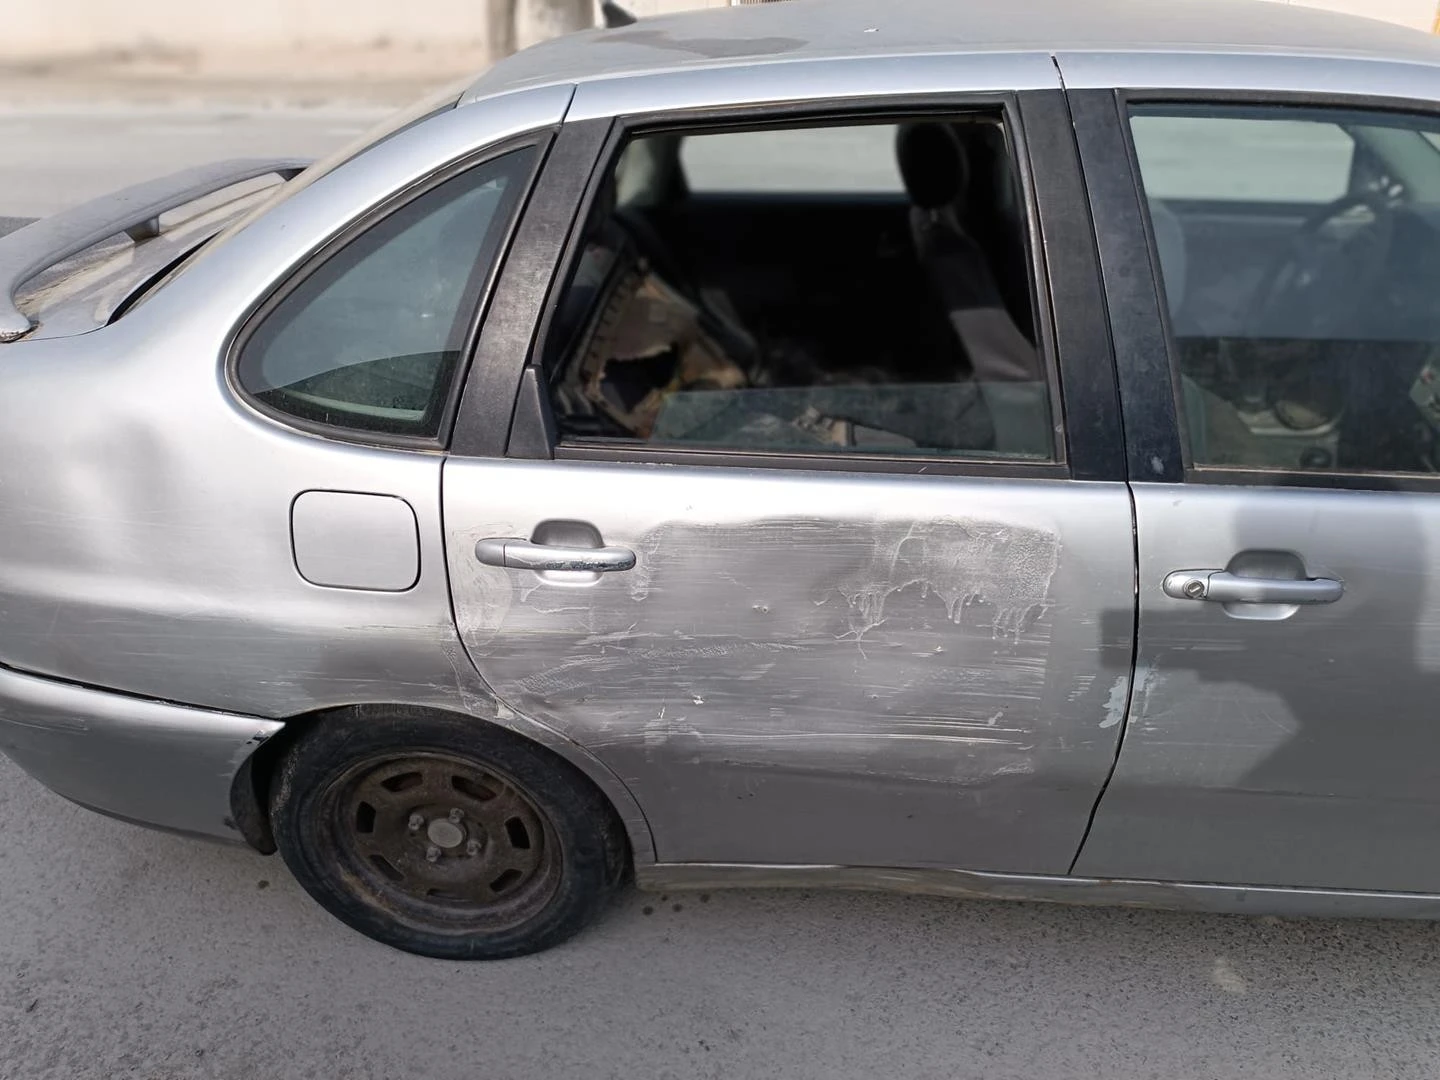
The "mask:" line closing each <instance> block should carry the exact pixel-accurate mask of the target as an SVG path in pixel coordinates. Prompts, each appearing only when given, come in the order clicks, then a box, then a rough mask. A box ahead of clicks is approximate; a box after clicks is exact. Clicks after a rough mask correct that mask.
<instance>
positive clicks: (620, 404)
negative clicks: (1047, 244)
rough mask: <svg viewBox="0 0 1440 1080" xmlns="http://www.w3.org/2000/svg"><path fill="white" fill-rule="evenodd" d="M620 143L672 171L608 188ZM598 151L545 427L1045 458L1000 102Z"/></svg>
mask: <svg viewBox="0 0 1440 1080" xmlns="http://www.w3.org/2000/svg"><path fill="white" fill-rule="evenodd" d="M637 162H639V163H643V165H644V172H645V173H646V175H647V176H650V177H660V178H663V177H664V176H666V175H667V174H668V173H670V172H671V170H673V169H674V168H676V167H677V166H678V167H680V168H683V170H684V172H685V175H686V177H687V179H688V183H687V184H682V185H667V184H665V183H663V182H652V183H648V184H645V185H640V186H642V187H643V188H644V191H645V197H644V198H635V199H628V200H627V199H625V198H624V197H623V196H624V194H625V191H626V188H627V183H629V182H630V181H631V180H633V177H632V176H630V175H629V174H628V171H627V170H630V169H632V168H633V167H634V166H635V164H636V163H637ZM617 169H618V172H617V173H615V174H612V177H611V180H610V182H609V184H608V186H607V188H606V189H605V192H604V193H603V196H602V198H601V199H600V200H599V201H598V206H597V210H596V211H595V213H594V214H593V215H592V217H591V219H590V221H589V222H588V223H587V225H586V236H585V243H584V245H583V250H582V253H581V255H580V257H579V259H578V261H577V264H576V266H575V268H574V270H573V271H572V276H571V279H570V282H569V287H568V289H567V290H566V292H565V293H564V295H563V297H562V299H561V301H560V306H559V310H558V312H557V318H556V320H555V322H554V327H555V329H554V330H553V332H552V335H551V340H550V341H549V342H547V350H546V352H547V361H546V364H547V368H548V374H549V378H550V384H551V393H552V401H553V403H554V409H555V413H556V416H557V420H558V422H559V426H560V431H561V434H562V437H563V438H565V439H567V440H569V441H572V442H575V441H578V442H610V443H615V442H622V441H623V442H638V443H646V444H650V445H655V446H670V447H677V448H687V449H688V448H693V449H714V450H733V451H744V452H755V453H767V454H776V453H781V454H783V453H798V454H807V455H814V454H870V455H884V456H905V455H910V456H917V455H918V456H944V457H956V458H969V459H1012V460H1030V461H1047V460H1053V459H1054V456H1055V449H1054V438H1055V432H1054V427H1053V424H1052V422H1051V408H1050V394H1049V385H1048V380H1047V373H1046V364H1045V360H1044V350H1043V349H1042V348H1041V347H1040V344H1039V338H1038V336H1037V333H1036V328H1035V320H1034V314H1033V305H1032V297H1033V294H1034V282H1033V278H1032V274H1031V261H1030V254H1029V251H1028V246H1027V239H1026V238H1027V235H1028V231H1027V214H1026V211H1025V209H1024V201H1023V199H1022V198H1021V195H1020V188H1019V184H1018V182H1017V177H1016V174H1015V171H1014V168H1013V165H1012V158H1011V154H1010V150H1009V146H1008V142H1007V139H1006V136H1005V131H1004V129H1003V126H1002V123H1001V119H1000V117H999V115H990V114H978V113H977V114H973V115H963V116H952V117H935V118H925V119H917V120H915V121H914V122H909V123H900V124H895V123H887V124H874V125H858V126H850V127H809V128H806V127H787V128H777V129H773V130H766V131H756V132H745V133H734V132H720V133H715V134H705V133H692V134H687V135H685V136H684V137H683V139H679V138H676V137H675V136H674V135H660V136H646V137H644V138H642V139H638V140H636V141H634V142H632V143H631V144H630V146H629V148H628V149H627V151H626V152H625V153H623V154H622V155H621V157H620V159H619V160H618V164H617ZM704 183H709V184H711V185H714V188H713V189H712V190H702V187H703V184H704ZM726 185H734V188H735V190H736V191H742V190H743V197H741V198H714V197H712V195H713V193H714V191H718V190H721V189H722V188H723V187H724V186H726ZM892 186H893V188H894V191H893V192H892V193H891V194H889V195H888V196H884V197H879V198H877V197H876V194H877V192H883V191H885V190H886V189H887V188H888V187H892Z"/></svg>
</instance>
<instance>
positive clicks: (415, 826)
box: [408, 814, 425, 832]
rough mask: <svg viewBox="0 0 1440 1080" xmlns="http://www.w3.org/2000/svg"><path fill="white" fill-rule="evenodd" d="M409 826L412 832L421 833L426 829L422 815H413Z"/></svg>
mask: <svg viewBox="0 0 1440 1080" xmlns="http://www.w3.org/2000/svg"><path fill="white" fill-rule="evenodd" d="M408 825H409V828H410V831H411V832H419V831H420V830H421V829H423V828H424V827H425V818H424V817H422V816H421V815H420V814H411V815H410V821H409V822H408Z"/></svg>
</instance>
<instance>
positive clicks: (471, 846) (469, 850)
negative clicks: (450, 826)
mask: <svg viewBox="0 0 1440 1080" xmlns="http://www.w3.org/2000/svg"><path fill="white" fill-rule="evenodd" d="M465 854H466V855H479V854H480V841H479V840H470V841H467V842H466V844H465Z"/></svg>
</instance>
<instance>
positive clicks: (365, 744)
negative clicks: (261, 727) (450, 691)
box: [270, 708, 627, 960]
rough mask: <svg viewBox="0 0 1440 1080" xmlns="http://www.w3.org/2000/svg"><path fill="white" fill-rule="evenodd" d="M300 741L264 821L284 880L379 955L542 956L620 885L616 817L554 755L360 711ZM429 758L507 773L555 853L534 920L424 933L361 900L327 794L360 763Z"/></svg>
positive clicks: (474, 731) (497, 732)
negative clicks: (551, 878)
mask: <svg viewBox="0 0 1440 1080" xmlns="http://www.w3.org/2000/svg"><path fill="white" fill-rule="evenodd" d="M366 713H367V714H368V715H365V716H351V717H345V718H332V719H327V720H325V721H322V722H320V723H319V724H318V726H316V727H315V728H313V729H311V730H310V731H308V732H306V733H305V734H304V735H303V736H302V737H301V738H300V740H299V741H297V742H296V743H295V745H294V746H293V747H291V748H290V750H289V752H288V753H287V754H286V755H285V756H284V757H283V758H282V759H281V761H280V763H279V765H278V767H277V769H276V772H275V775H274V777H273V779H272V782H271V785H270V819H271V826H272V828H273V830H274V833H275V842H276V846H277V847H278V848H279V850H280V854H281V856H282V857H283V858H284V860H285V863H286V865H287V866H288V867H289V868H290V872H291V873H292V874H293V875H294V876H295V879H296V880H297V881H298V882H299V883H300V885H301V886H302V887H303V888H304V889H305V891H306V892H308V893H309V894H310V895H311V896H312V897H314V898H315V900H316V901H317V902H319V904H320V905H321V906H322V907H324V908H325V909H326V910H327V911H329V912H330V913H331V914H332V915H334V916H335V917H336V918H338V919H340V920H341V921H342V922H344V923H346V924H347V925H348V926H350V927H352V928H354V929H356V930H358V931H360V932H361V933H362V934H365V935H367V936H368V937H371V938H374V939H375V940H377V941H380V942H383V943H384V944H386V945H390V946H393V947H395V948H397V949H402V950H404V951H405V952H411V953H417V954H419V955H421V956H431V957H437V958H442V959H450V960H482V959H491V960H494V959H503V958H506V957H513V956H523V955H525V954H527V953H532V952H538V951H540V950H542V949H546V948H549V947H551V946H553V945H556V944H559V943H560V942H562V941H564V940H566V939H567V938H569V937H571V936H573V935H574V934H575V933H577V932H578V931H579V930H580V929H581V928H583V927H584V926H585V925H586V924H587V923H589V922H590V921H591V920H592V919H594V918H595V917H596V916H597V915H598V914H599V913H600V911H601V910H602V909H603V908H604V906H605V904H606V903H607V901H608V900H609V899H610V897H611V896H612V895H613V893H614V891H615V889H616V887H617V886H618V884H619V882H620V880H621V879H622V877H623V875H624V870H625V866H626V856H627V845H626V843H625V839H624V833H623V830H622V829H621V827H620V825H619V822H618V820H617V819H616V815H615V812H614V810H613V809H612V808H611V806H610V805H609V803H608V802H607V801H606V800H605V798H604V796H603V795H601V794H600V792H599V791H598V790H597V789H596V788H595V786H594V784H592V783H591V782H590V780H589V779H588V778H587V777H585V776H584V775H583V774H581V773H580V772H579V770H577V769H576V768H575V767H574V766H573V765H571V764H570V763H569V762H567V761H565V760H563V759H562V758H560V757H559V756H558V755H556V754H555V753H553V752H552V751H549V750H547V749H545V748H544V747H541V746H539V745H537V744H535V743H532V742H530V741H528V740H526V739H524V738H521V737H520V736H518V735H515V734H513V733H512V732H509V731H506V730H504V729H503V728H500V727H498V726H496V725H494V724H491V723H487V722H485V721H483V720H477V719H474V718H469V717H456V716H449V715H435V714H424V713H422V714H417V713H416V712H414V711H411V710H405V709H399V708H397V709H394V710H383V711H380V710H369V709H367V710H366ZM426 751H429V752H434V753H441V754H448V755H453V756H456V757H461V758H466V759H469V760H471V761H474V762H476V763H477V764H480V765H486V766H490V767H493V768H495V769H498V770H499V771H501V772H503V773H506V774H508V775H509V776H510V777H512V778H513V779H514V780H516V781H517V782H518V783H519V784H520V785H521V786H522V787H523V788H524V792H525V794H526V796H528V798H529V799H530V801H531V802H532V803H533V804H534V806H535V808H536V809H537V810H538V811H539V812H540V814H541V816H542V818H543V819H544V824H545V828H546V830H547V833H548V835H549V836H550V837H551V838H552V839H553V841H554V842H555V843H556V844H558V847H559V850H560V860H561V861H560V875H559V882H558V883H557V885H556V887H555V889H554V892H553V893H552V895H551V896H550V898H549V900H548V901H547V902H546V903H545V905H544V906H543V907H542V908H541V909H540V910H539V911H538V912H536V914H535V915H534V916H532V917H531V918H529V919H527V920H526V921H524V922H523V923H519V924H517V925H514V926H510V927H507V928H505V929H502V930H496V931H482V932H470V933H455V932H441V931H436V932H428V931H426V930H424V929H422V928H420V927H417V926H415V925H413V923H412V922H410V921H404V920H401V919H400V918H398V917H396V916H394V915H391V914H389V913H387V912H386V911H384V910H382V909H381V908H380V907H379V906H377V905H375V904H374V903H372V902H370V901H369V900H367V899H366V897H365V895H364V894H363V893H362V892H361V891H360V890H359V889H358V888H357V887H356V885H355V883H354V881H353V874H351V875H347V874H346V873H345V872H344V869H343V859H342V857H341V856H340V854H339V853H338V852H337V851H335V850H334V846H333V842H332V841H331V839H330V836H331V829H332V825H331V823H330V822H329V821H328V820H327V811H326V809H325V804H326V799H325V793H326V792H327V790H328V789H329V788H330V787H331V786H332V785H333V784H334V783H335V782H336V781H337V780H338V779H340V777H342V776H343V775H344V774H345V772H346V771H347V770H348V769H350V768H351V767H352V766H353V765H354V764H355V763H356V762H358V761H362V760H364V759H366V758H372V757H375V756H377V755H383V754H397V755H398V754H403V753H413V752H426Z"/></svg>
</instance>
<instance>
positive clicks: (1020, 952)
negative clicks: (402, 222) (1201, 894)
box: [0, 111, 1440, 1080]
mask: <svg viewBox="0 0 1440 1080" xmlns="http://www.w3.org/2000/svg"><path fill="white" fill-rule="evenodd" d="M369 119H370V118H369V117H357V116H353V115H348V114H347V115H341V114H332V113H326V112H323V111H311V112H307V113H304V114H283V115H282V114H268V115H263V116H252V115H243V114H235V113H228V114H214V115H207V114H202V113H190V114H183V115H182V114H173V115H167V114H164V113H146V114H126V113H120V112H115V113H107V114H86V113H78V112H74V111H69V112H49V113H44V114H33V115H25V116H20V115H14V114H10V115H6V114H0V145H4V146H6V147H7V148H8V149H7V152H6V154H5V156H4V158H3V159H0V160H3V161H4V162H5V164H4V166H3V167H0V214H5V213H7V212H8V213H26V212H29V213H35V212H39V211H42V210H46V209H53V208H56V207H57V206H59V205H62V204H64V203H65V202H67V201H70V200H73V199H75V198H79V197H82V196H84V195H86V194H91V193H94V192H97V191H99V190H103V189H104V188H106V187H110V186H114V185H115V184H117V183H122V182H125V181H127V180H129V179H137V178H139V177H141V176H144V175H146V174H150V173H155V172H159V171H162V170H164V169H167V168H172V167H180V166H182V165H184V164H187V163H189V162H191V161H193V160H201V159H205V158H209V157H215V156H221V155H226V154H236V153H264V152H272V151H275V152H286V153H290V152H296V151H312V150H313V151H316V152H319V151H322V150H324V149H326V148H328V146H329V145H333V144H334V143H336V142H341V141H345V140H346V139H348V138H349V137H350V136H351V135H352V134H353V133H354V130H356V129H357V128H359V127H362V126H364V123H365V122H368V120H369ZM17 131H23V133H24V137H23V138H22V139H21V140H20V141H19V142H16V141H15V139H14V138H13V136H14V135H15V134H16V132H17ZM17 148H18V149H17ZM1437 1016H1440V927H1437V926H1432V925H1429V924H1421V923H1382V922H1328V921H1299V920H1285V921H1281V920H1274V919H1257V918H1251V917H1213V916H1205V917H1201V916H1193V915H1184V914H1174V913H1165V912H1150V911H1121V910H1100V909H1081V908H1074V909H1071V908H1059V907H1048V906H1043V905H1018V904H1009V905H1007V904H989V903H974V902H970V903H966V902H957V901H949V900H934V899H925V898H914V897H887V896H868V895H856V894H819V893H816V894H812V893H766V892H743V893H720V892H717V893H713V894H710V895H708V896H705V895H693V894H691V895H675V896H669V897H659V896H649V897H646V896H640V895H632V896H629V897H627V898H625V899H624V901H623V902H621V903H620V904H618V905H617V907H616V908H615V909H614V910H613V911H612V912H611V913H610V914H609V915H608V917H606V918H605V919H604V920H603V921H602V922H601V923H600V924H599V925H598V926H597V927H595V928H594V929H592V930H591V931H590V932H588V933H586V934H585V935H583V936H582V937H580V938H579V939H577V940H575V941H574V942H572V943H571V944H569V945H567V946H565V947H563V948H560V949H557V950H555V951H553V952H550V953H548V954H545V955H542V956H537V957H531V958H526V959H522V960H514V961H509V962H505V963H498V964H490V965H478V964H476V965H457V964H452V963H443V962H438V961H431V960H422V959H418V958H415V957H410V956H405V955H402V954H400V953H396V952H392V951H390V950H388V949H385V948H383V947H381V946H378V945H374V944H372V943H370V942H369V941H367V940H365V939H364V938H361V937H359V936H358V935H356V934H354V933H352V932H351V931H349V930H347V929H345V928H344V927H343V926H341V925H340V924H338V923H336V922H335V921H333V920H332V919H331V918H330V917H329V916H327V915H326V914H324V913H323V912H322V911H320V910H319V908H318V907H316V906H315V905H314V904H312V903H311V902H310V901H309V900H308V898H307V897H306V896H304V895H303V894H302V893H301V892H300V890H299V889H298V888H297V887H296V886H295V885H294V884H293V882H292V881H291V880H290V877H289V875H288V874H287V873H286V871H285V868H284V866H283V864H281V863H280V862H279V861H278V860H276V859H264V858H261V857H260V856H258V855H255V854H252V853H249V852H247V851H244V850H241V849H229V848H224V847H220V846H211V845H207V844H204V843H198V842H192V841H186V840H182V839H178V838H174V837H170V836H165V835H160V834H155V833H148V832H145V831H142V830H140V829H136V828H133V827H130V826H127V825H123V824H119V823H116V822H113V821H109V820H106V819H103V818H100V817H97V816H95V815H93V814H90V813H88V812H86V811H83V810H80V809H78V808H75V807H73V806H70V805H69V804H67V803H65V802H64V801H62V800H61V799H59V798H57V797H55V796H52V795H50V794H49V793H47V792H45V791H44V790H42V789H41V788H40V787H39V786H38V785H37V784H35V783H34V782H32V781H31V780H29V779H28V778H27V777H25V776H24V775H23V774H21V773H20V772H19V771H18V770H17V769H15V768H14V767H13V766H11V765H9V764H8V763H5V762H3V761H0V1077H6V1078H8V1077H17V1078H21V1077H23V1078H25V1080H45V1078H51V1077H54V1078H64V1080H87V1078H91V1077H97V1078H98V1077H106V1078H109V1077H128V1078H138V1080H179V1078H191V1077H196V1078H199V1077H213V1078H235V1080H252V1078H256V1077H265V1078H274V1080H289V1078H291V1077H296V1078H311V1077H313V1078H317V1080H329V1078H371V1077H375V1078H379V1077H387V1078H396V1080H411V1078H416V1080H419V1078H431V1077H434V1078H449V1077H455V1078H460V1077H466V1078H469V1077H487V1078H493V1080H512V1078H513V1080H553V1078H568V1077H584V1078H585V1080H606V1078H609V1077H624V1078H635V1080H640V1078H644V1080H660V1078H667V1077H674V1078H691V1077H694V1078H710V1077H715V1078H724V1080H746V1078H757V1080H758V1078H765V1080H770V1078H791V1077H794V1078H812V1077H813V1078H816V1080H849V1078H859V1077H865V1078H871V1077H877V1078H879V1077H883V1078H897V1080H909V1078H937V1080H938V1078H976V1080H979V1078H984V1080H1005V1078H1015V1080H1051V1078H1061V1077H1064V1078H1069V1077H1098V1076H1103V1077H1106V1078H1107V1080H1131V1078H1135V1080H1138V1078H1164V1080H1183V1078H1191V1077H1194V1078H1231V1077H1246V1078H1250V1077H1253V1078H1257V1080H1287V1078H1291V1077H1294V1078H1301V1077H1303V1078H1306V1080H1312V1078H1318V1077H1325V1078H1337V1080H1338V1078H1350V1077H1355V1078H1364V1080H1374V1078H1378V1077H1385V1078H1395V1080H1401V1078H1408V1077H1416V1078H1420V1077H1426V1078H1430V1077H1434V1076H1435V1075H1437V1073H1440V1047H1437V1039H1440V1034H1437V1032H1440V1028H1437V1025H1436V1021H1435V1018H1436V1017H1437Z"/></svg>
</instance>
